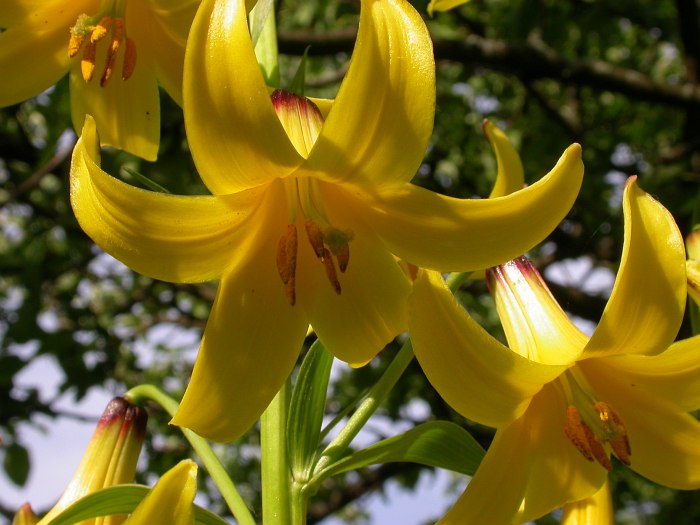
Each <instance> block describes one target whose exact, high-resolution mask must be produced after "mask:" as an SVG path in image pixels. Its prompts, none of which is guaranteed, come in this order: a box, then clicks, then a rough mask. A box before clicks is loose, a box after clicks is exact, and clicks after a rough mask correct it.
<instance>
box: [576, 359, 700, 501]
mask: <svg viewBox="0 0 700 525" xmlns="http://www.w3.org/2000/svg"><path fill="white" fill-rule="evenodd" d="M608 361H609V360H607V359H606V360H600V359H589V360H586V361H583V362H581V363H579V365H580V366H582V367H584V370H585V371H586V377H587V379H588V380H589V382H590V384H591V385H592V386H593V387H594V389H595V391H596V394H598V396H599V397H600V399H602V400H605V401H607V402H609V403H611V404H612V406H614V408H615V410H616V411H617V413H618V414H619V416H620V418H621V419H622V421H623V422H624V424H625V427H626V428H627V435H628V436H629V443H630V448H631V450H632V454H631V456H630V459H631V465H630V466H631V468H632V469H634V470H636V471H637V472H639V473H640V474H642V475H643V476H645V477H647V478H649V479H650V480H652V481H655V482H656V483H660V484H661V485H666V486H668V487H671V488H674V489H697V488H700V422H698V421H697V419H695V418H694V417H693V416H692V415H690V414H688V413H686V412H684V411H683V410H682V409H680V408H679V407H678V406H677V405H675V404H673V403H671V402H669V401H667V400H666V399H664V398H660V397H656V396H655V395H654V394H653V393H652V392H649V391H647V390H646V389H645V388H643V387H642V386H640V387H633V386H631V385H629V383H627V382H625V381H619V380H617V377H616V375H615V370H614V369H612V370H608V369H606V368H605V367H604V364H605V363H606V362H608Z"/></svg>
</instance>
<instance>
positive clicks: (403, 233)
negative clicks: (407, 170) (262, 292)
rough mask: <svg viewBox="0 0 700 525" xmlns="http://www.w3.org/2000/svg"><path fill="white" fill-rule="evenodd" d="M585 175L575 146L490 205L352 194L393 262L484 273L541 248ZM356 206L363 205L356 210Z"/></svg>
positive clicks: (429, 196) (388, 192) (420, 193)
mask: <svg viewBox="0 0 700 525" xmlns="http://www.w3.org/2000/svg"><path fill="white" fill-rule="evenodd" d="M582 177H583V163H582V162H581V148H580V146H578V145H577V144H575V145H572V146H570V147H569V148H568V149H567V150H566V151H565V152H564V155H563V156H562V158H561V159H560V160H559V162H558V163H557V165H556V166H555V167H554V169H553V170H552V171H551V172H550V173H549V174H548V175H546V176H545V177H543V178H542V179H541V180H539V181H538V182H536V183H535V184H533V185H531V186H528V187H527V188H524V189H522V190H520V191H517V192H515V193H512V194H510V195H507V196H505V197H499V198H496V199H474V200H471V199H469V200H464V199H454V198H450V197H445V196H443V195H438V194H436V193H433V192H431V191H428V190H425V189H423V188H419V187H418V186H414V185H412V184H402V185H398V186H397V187H396V188H385V189H384V190H382V191H381V192H379V193H363V192H362V191H361V190H359V189H357V188H353V190H352V193H353V194H354V196H356V197H358V198H359V199H357V200H356V201H355V202H353V199H352V198H350V196H349V197H348V198H347V199H346V201H347V203H346V206H351V205H353V204H355V203H357V204H355V205H357V206H358V209H360V206H361V207H362V209H363V213H364V214H365V217H366V218H367V219H366V220H367V222H368V223H369V224H371V225H372V227H373V228H374V229H375V231H376V232H377V233H378V234H379V236H380V237H382V239H383V240H384V242H385V243H386V244H387V246H388V248H389V250H390V251H391V252H392V253H393V254H394V255H396V256H398V257H401V258H403V259H405V260H406V261H408V262H410V263H413V264H415V265H417V266H421V267H424V268H432V269H436V270H440V271H467V270H475V269H479V268H488V267H490V266H495V265H497V264H501V263H503V262H505V261H508V260H510V259H513V258H515V257H518V256H520V255H522V254H523V253H525V252H526V251H527V250H529V249H530V248H532V247H533V246H535V245H536V244H537V243H538V242H541V241H542V240H543V239H544V238H545V237H546V236H547V235H548V234H549V233H550V232H551V231H552V230H554V228H556V226H557V225H558V224H559V222H561V220H562V219H563V218H564V217H565V216H566V214H567V213H568V212H569V210H570V209H571V206H572V205H573V203H574V201H575V199H576V196H577V194H578V189H579V187H580V185H581V180H582ZM360 203H361V204H360Z"/></svg>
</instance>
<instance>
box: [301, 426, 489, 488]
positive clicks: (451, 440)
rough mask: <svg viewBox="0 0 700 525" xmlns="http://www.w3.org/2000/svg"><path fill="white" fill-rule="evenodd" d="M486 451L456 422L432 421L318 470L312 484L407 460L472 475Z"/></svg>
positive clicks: (316, 484) (315, 484)
mask: <svg viewBox="0 0 700 525" xmlns="http://www.w3.org/2000/svg"><path fill="white" fill-rule="evenodd" d="M484 454H485V451H484V449H483V448H482V447H481V445H479V444H478V443H477V442H476V440H475V439H474V438H473V437H472V435H471V434H470V433H469V432H467V431H466V430H464V429H463V428H462V427H460V426H459V425H456V424H455V423H450V422H448V421H429V422H427V423H423V424H421V425H418V426H417V427H415V428H412V429H411V430H409V431H408V432H406V433H404V434H401V435H399V436H394V437H392V438H389V439H385V440H382V441H380V442H379V443H375V444H374V445H372V446H370V447H368V448H366V449H364V450H360V451H358V452H355V453H353V454H351V455H349V456H347V457H345V458H343V459H341V460H339V461H336V462H335V463H333V464H331V465H330V466H329V467H327V468H325V469H324V470H323V471H321V472H319V473H318V474H317V475H316V476H315V477H314V478H313V480H311V482H310V483H309V485H313V486H318V485H319V484H320V483H321V482H322V481H324V480H326V479H328V478H329V477H331V476H335V475H337V474H341V473H343V472H348V471H350V470H357V469H360V468H363V467H367V466H369V465H376V464H383V463H394V462H400V461H406V462H411V463H419V464H421V465H428V466H431V467H439V468H444V469H447V470H452V471H454V472H459V473H461V474H467V475H469V476H473V475H474V473H475V472H476V469H477V468H478V466H479V463H480V462H481V459H482V458H483V457H484Z"/></svg>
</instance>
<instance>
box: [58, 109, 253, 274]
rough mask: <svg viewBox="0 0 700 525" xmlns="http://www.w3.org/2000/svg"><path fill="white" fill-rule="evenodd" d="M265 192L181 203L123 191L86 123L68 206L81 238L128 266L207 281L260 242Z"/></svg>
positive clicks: (162, 196) (126, 188)
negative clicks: (255, 241) (260, 208)
mask: <svg viewBox="0 0 700 525" xmlns="http://www.w3.org/2000/svg"><path fill="white" fill-rule="evenodd" d="M266 189H267V188H265V187H263V188H256V189H254V190H249V191H247V192H243V193H238V194H234V195H226V196H197V197H181V196H175V195H168V194H164V193H155V192H150V191H146V190H142V189H139V188H135V187H133V186H130V185H128V184H125V183H123V182H121V181H119V180H117V179H115V178H113V177H111V176H110V175H108V174H107V173H105V172H104V171H102V170H101V169H100V153H99V138H98V136H97V132H96V130H95V123H94V121H93V120H92V118H90V117H88V118H87V119H86V122H85V128H84V130H83V134H82V136H81V138H80V140H79V141H78V143H77V145H76V147H75V150H74V152H73V160H72V162H71V204H72V205H73V211H74V212H75V215H76V217H77V219H78V222H79V223H80V225H81V226H82V228H83V229H84V230H85V232H86V233H87V234H88V235H89V236H90V237H91V238H92V239H93V240H94V241H95V242H96V243H97V244H98V245H99V246H100V247H101V248H102V249H103V250H105V251H106V252H107V253H109V254H111V255H112V256H114V257H116V258H117V259H119V260H120V261H122V262H123V263H124V264H126V265H127V266H130V267H131V268H133V269H134V270H136V271H138V272H140V273H143V274H145V275H148V276H150V277H154V278H156V279H161V280H164V281H172V282H197V281H207V280H211V279H215V278H218V277H220V276H221V275H222V273H223V272H224V270H225V269H226V268H228V267H229V266H230V265H233V264H235V262H236V260H237V259H240V257H241V256H242V254H243V253H245V249H246V246H247V244H248V243H249V242H250V240H251V239H253V238H254V237H255V236H256V235H258V230H257V229H258V227H259V226H256V225H257V224H259V221H255V220H254V219H255V210H256V209H257V208H258V206H259V204H260V202H261V201H262V200H263V197H264V196H265V195H266ZM251 221H252V225H251Z"/></svg>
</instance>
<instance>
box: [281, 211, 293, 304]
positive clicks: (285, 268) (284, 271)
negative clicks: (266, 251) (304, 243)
mask: <svg viewBox="0 0 700 525" xmlns="http://www.w3.org/2000/svg"><path fill="white" fill-rule="evenodd" d="M297 244H298V242H297V228H296V226H295V225H293V224H288V225H287V232H286V233H285V234H284V235H283V236H282V237H280V240H279V242H278V243H277V271H278V272H279V275H280V277H281V278H282V282H283V283H284V295H285V296H286V297H287V301H289V304H290V305H292V306H294V303H296V268H297Z"/></svg>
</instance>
